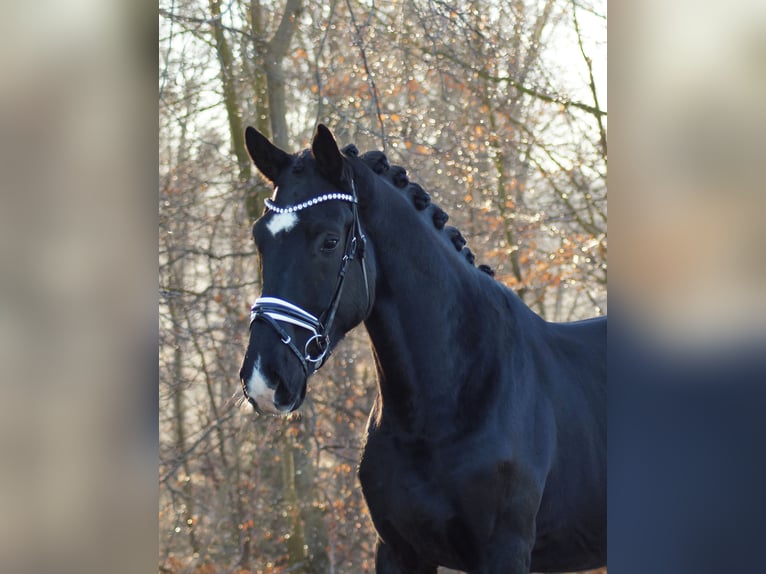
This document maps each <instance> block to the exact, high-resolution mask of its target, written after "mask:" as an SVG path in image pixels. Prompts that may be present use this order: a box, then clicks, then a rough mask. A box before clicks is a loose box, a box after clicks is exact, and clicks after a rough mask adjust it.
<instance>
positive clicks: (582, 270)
mask: <svg viewBox="0 0 766 574" xmlns="http://www.w3.org/2000/svg"><path fill="white" fill-rule="evenodd" d="M159 23H160V24H159V30H160V40H159V52H160V54H159V56H160V57H159V121H160V132H159V133H160V137H159V147H160V149H159V158H160V193H159V217H160V221H159V223H160V238H159V255H160V259H159V264H160V267H159V272H160V276H159V281H160V317H159V335H160V362H159V366H160V389H159V391H160V506H159V528H160V533H159V541H160V555H159V564H160V570H161V571H164V572H259V573H286V572H305V573H309V572H311V573H326V572H335V573H339V574H340V573H359V572H373V571H374V554H373V549H374V542H375V534H374V531H373V529H372V524H371V521H370V518H369V516H368V514H367V511H366V508H365V505H364V501H363V499H362V497H361V492H360V489H359V487H358V482H357V478H356V467H357V463H358V460H359V458H360V454H361V447H362V438H363V431H364V428H365V424H366V420H367V415H368V412H369V409H370V407H371V405H372V401H373V398H374V396H375V393H376V388H375V373H374V366H373V363H372V360H371V355H370V352H369V343H368V340H367V336H366V333H365V332H364V329H363V328H359V329H357V330H356V331H354V332H353V333H352V334H351V335H350V336H349V337H347V340H346V341H344V342H343V343H342V344H341V345H340V346H339V348H338V350H337V351H336V353H335V354H334V356H333V358H332V359H331V360H330V361H329V363H328V365H327V366H326V367H325V368H323V369H322V371H321V372H320V373H318V374H317V375H316V376H314V377H312V379H311V381H310V384H309V392H308V399H307V401H306V403H305V406H304V407H303V408H302V410H301V413H300V414H299V415H295V416H291V417H289V418H287V419H275V418H270V417H264V416H257V415H255V414H254V413H253V412H252V409H251V407H250V405H248V404H245V405H241V404H240V403H241V390H240V384H239V381H238V378H237V373H238V370H239V367H240V364H241V361H242V358H243V355H244V349H245V346H246V343H247V337H248V322H249V306H250V304H251V302H252V301H253V300H254V299H255V297H256V296H257V295H258V294H259V290H260V287H259V276H258V261H257V259H256V253H255V249H254V245H253V242H252V237H251V227H252V224H253V222H254V220H255V219H257V218H258V217H259V216H260V215H261V213H262V212H263V200H264V199H265V198H266V197H269V196H270V195H271V193H272V189H271V186H270V185H268V184H267V183H266V182H264V181H263V180H262V179H261V178H260V177H259V176H258V174H257V173H256V171H255V168H254V166H253V165H252V162H251V160H250V158H249V156H248V155H247V151H246V149H245V145H244V129H245V127H246V126H248V125H254V126H256V127H257V128H258V129H259V130H261V131H262V132H263V133H265V134H267V135H269V137H271V138H272V140H273V141H274V142H275V143H277V144H278V145H279V146H280V147H282V148H283V149H285V150H287V151H290V152H294V151H298V150H300V149H303V148H304V147H307V146H308V144H309V142H310V141H311V137H312V135H313V132H314V130H315V127H316V124H317V123H318V122H323V123H325V124H327V125H328V126H330V127H331V129H332V130H333V131H334V133H335V135H336V137H337V139H338V141H339V144H340V145H345V144H347V143H354V144H356V145H357V147H358V148H359V149H360V150H361V151H366V150H372V149H381V150H384V151H385V152H386V154H387V155H388V158H389V160H390V162H391V163H393V164H398V165H402V166H404V167H405V168H406V169H407V170H408V173H409V175H410V177H411V179H412V180H414V181H417V182H418V183H420V184H421V185H422V186H423V187H425V189H426V190H427V191H428V192H429V193H430V194H431V196H432V197H433V199H434V201H436V202H437V203H439V204H440V205H441V206H442V207H443V208H444V209H445V210H446V211H447V212H448V213H449V215H450V224H452V225H456V226H458V227H459V228H460V229H461V231H462V233H463V234H464V235H465V237H466V238H467V239H468V242H469V247H470V249H471V250H472V251H473V252H474V253H475V255H476V257H477V264H478V263H486V264H489V265H491V266H492V267H493V268H494V270H495V273H496V278H497V280H498V281H501V282H503V283H504V284H506V285H507V286H508V287H510V288H511V289H514V290H515V291H516V292H517V293H518V294H519V296H520V297H521V298H522V299H523V300H524V301H525V302H526V303H527V304H528V305H529V306H530V307H532V308H533V309H534V310H535V311H536V312H537V313H539V314H540V315H542V316H543V317H545V318H546V319H548V320H552V321H568V320H575V319H580V318H585V317H592V316H596V315H601V314H604V313H606V279H607V205H606V167H607V143H606V128H607V110H606V5H605V3H604V2H591V1H589V0H586V1H585V2H580V1H579V0H578V1H577V2H573V1H571V0H545V1H543V2H538V1H533V2H530V1H518V2H517V1H513V2H505V1H502V2H501V1H498V2H494V1H488V2H482V3H480V4H477V3H473V2H446V3H445V2H436V1H433V0H424V1H412V0H406V1H389V2H369V1H359V0H337V1H332V2H325V3H309V2H301V1H300V0H287V1H284V2H280V1H277V2H268V1H257V0H256V1H247V2H244V1H238V0H231V1H217V0H211V1H210V2H194V1H187V0H169V1H166V0H163V1H162V2H160V9H159ZM403 256H406V255H404V254H403ZM435 296H438V294H435Z"/></svg>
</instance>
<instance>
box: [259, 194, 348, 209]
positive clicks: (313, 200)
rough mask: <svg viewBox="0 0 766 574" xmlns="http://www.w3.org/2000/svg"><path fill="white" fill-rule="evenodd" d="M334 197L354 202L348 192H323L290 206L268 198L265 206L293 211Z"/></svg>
mask: <svg viewBox="0 0 766 574" xmlns="http://www.w3.org/2000/svg"><path fill="white" fill-rule="evenodd" d="M334 199H339V200H341V201H348V202H350V203H356V198H355V197H354V196H353V195H350V194H348V193H325V194H324V195H319V196H317V197H312V198H311V199H308V200H306V201H304V202H303V203H298V204H296V205H291V206H290V207H279V206H278V205H276V204H275V203H273V202H272V201H271V200H270V199H267V200H266V207H268V208H269V210H270V211H273V212H274V213H295V212H296V211H300V210H302V209H306V208H307V207H311V206H312V205H316V204H317V203H322V202H323V201H331V200H334Z"/></svg>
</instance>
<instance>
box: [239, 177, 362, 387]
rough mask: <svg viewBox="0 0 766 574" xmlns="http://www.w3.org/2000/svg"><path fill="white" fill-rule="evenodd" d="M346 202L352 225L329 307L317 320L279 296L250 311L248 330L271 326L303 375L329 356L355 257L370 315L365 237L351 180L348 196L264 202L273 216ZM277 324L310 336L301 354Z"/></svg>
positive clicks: (260, 301)
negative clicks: (285, 203) (260, 323)
mask: <svg viewBox="0 0 766 574" xmlns="http://www.w3.org/2000/svg"><path fill="white" fill-rule="evenodd" d="M332 200H338V201H346V202H348V203H350V204H351V211H352V213H353V217H354V219H353V222H352V224H351V227H350V228H349V230H348V235H347V236H346V249H345V251H344V253H343V259H342V260H341V263H340V269H339V270H338V280H337V283H336V285H335V292H334V293H333V296H332V299H331V300H330V304H329V305H328V306H327V308H326V309H325V310H324V311H323V312H322V314H321V315H320V316H319V317H315V316H314V315H312V314H311V313H309V312H308V311H306V310H305V309H302V308H301V307H299V306H298V305H295V304H294V303H291V302H289V301H287V300H285V299H281V298H279V297H259V298H258V299H256V300H255V303H254V304H253V306H252V307H251V308H250V328H251V329H252V326H253V323H254V322H255V321H257V320H261V321H264V322H266V323H267V324H269V325H271V327H272V328H273V329H274V330H275V331H276V332H277V334H278V335H279V336H280V338H281V340H282V343H284V344H285V345H287V347H288V348H289V349H290V351H292V353H293V354H294V355H295V356H296V357H297V358H298V360H299V361H300V364H301V367H302V368H303V372H304V374H305V376H306V377H307V378H308V376H309V375H311V374H313V373H315V372H316V371H318V370H319V369H320V368H321V367H322V365H324V363H325V361H326V360H327V357H328V355H329V353H330V347H331V344H330V330H331V329H332V325H333V323H334V321H335V315H336V313H337V311H338V307H339V306H340V298H341V295H342V293H343V284H344V281H345V278H346V271H347V270H348V264H349V262H351V261H353V260H354V259H356V258H357V256H358V257H359V262H360V263H361V265H362V274H363V276H364V289H365V293H366V295H367V309H366V311H365V316H366V315H368V314H369V313H370V307H371V304H372V301H371V300H370V286H369V283H368V279H367V265H366V264H365V261H364V256H365V246H366V243H367V238H366V237H365V235H364V232H363V231H362V225H361V223H360V220H359V212H358V209H357V204H358V200H357V195H356V186H355V185H354V181H353V180H352V181H351V194H348V193H326V194H324V195H320V196H318V197H313V198H311V199H309V200H306V201H304V202H303V203H298V204H296V205H288V206H286V207H280V206H278V205H276V204H274V203H273V202H272V201H271V200H269V199H267V200H266V202H265V203H266V209H268V210H269V211H273V212H274V213H295V212H297V211H301V210H303V209H306V208H309V207H312V206H314V205H317V204H319V203H323V202H325V201H332ZM280 323H289V324H291V325H294V326H296V327H300V328H301V329H305V330H307V331H309V332H310V333H311V336H310V337H309V339H308V340H307V341H306V344H305V346H304V349H303V352H301V351H300V349H298V347H297V346H296V345H295V343H294V342H293V340H292V337H290V335H289V334H288V333H287V331H285V329H284V328H283V327H282V325H281V324H280Z"/></svg>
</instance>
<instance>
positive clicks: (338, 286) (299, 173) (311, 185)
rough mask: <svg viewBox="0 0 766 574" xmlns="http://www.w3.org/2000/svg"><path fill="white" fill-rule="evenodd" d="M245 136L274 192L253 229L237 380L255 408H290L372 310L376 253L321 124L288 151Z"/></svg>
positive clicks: (343, 165)
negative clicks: (256, 262) (252, 269)
mask: <svg viewBox="0 0 766 574" xmlns="http://www.w3.org/2000/svg"><path fill="white" fill-rule="evenodd" d="M245 136H246V143H247V149H248V152H249V153H250V156H251V157H252V159H253V161H254V163H255V165H256V167H257V168H258V170H259V171H260V172H261V173H262V174H263V175H264V176H265V177H266V178H267V179H268V180H269V181H271V182H272V183H273V185H274V192H273V194H272V196H271V198H270V199H269V200H267V201H266V209H265V211H264V214H263V215H262V216H261V217H260V219H258V220H257V221H256V222H255V225H254V226H253V239H254V240H255V244H256V246H257V248H258V253H259V255H260V263H261V270H262V279H263V283H262V287H263V289H262V295H261V297H260V298H259V299H257V300H256V302H255V304H254V305H253V307H252V309H251V322H250V339H249V342H248V347H247V352H246V354H245V359H244V361H243V364H242V368H241V370H240V379H241V381H242V386H243V390H244V393H245V396H246V397H247V398H248V400H249V401H250V402H251V403H252V404H253V406H254V407H255V408H256V409H257V410H259V411H261V412H267V413H272V414H279V413H289V412H292V411H294V410H296V409H297V408H298V407H300V405H301V404H302V402H303V399H304V398H305V396H306V385H307V380H308V378H309V377H310V376H311V375H312V374H313V373H314V372H316V371H317V370H318V369H319V368H320V367H321V366H322V364H323V363H324V361H325V360H326V359H327V356H328V354H329V353H330V351H331V350H332V348H333V347H334V346H335V345H336V344H337V343H338V341H340V339H341V338H342V337H343V335H344V334H345V333H347V332H348V331H349V330H351V329H352V328H353V327H355V326H356V325H358V324H359V323H361V322H362V321H363V320H364V319H365V317H366V316H367V314H369V312H370V309H371V308H372V304H373V301H374V296H375V293H374V291H375V289H374V286H375V265H374V255H373V252H372V249H371V247H370V245H368V241H367V238H366V236H365V234H364V231H363V229H362V224H361V220H360V216H359V209H358V202H359V194H358V191H357V189H356V184H355V182H354V178H353V175H352V174H353V171H352V169H351V167H350V166H349V165H348V158H346V157H345V156H344V154H342V153H341V151H340V150H339V149H338V146H337V144H336V142H335V139H334V138H333V136H332V134H331V132H330V130H329V129H327V128H326V127H325V126H323V125H319V126H318V128H317V131H316V134H315V136H314V139H313V141H312V145H311V150H305V151H304V152H301V153H299V154H293V155H291V154H288V153H286V152H284V151H283V150H281V149H279V148H278V147H277V146H275V145H274V144H272V143H271V142H270V141H269V140H268V138H266V137H265V136H264V135H263V134H261V133H260V132H258V131H257V130H255V129H254V128H252V127H249V128H247V131H246V133H245Z"/></svg>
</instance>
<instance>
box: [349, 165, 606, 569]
mask: <svg viewBox="0 0 766 574" xmlns="http://www.w3.org/2000/svg"><path fill="white" fill-rule="evenodd" d="M358 177H359V179H363V174H358ZM371 185H374V184H372V183H371ZM373 195H374V196H375V197H386V198H387V201H386V202H385V204H381V205H376V206H374V207H372V208H371V207H368V209H372V210H373V211H374V212H375V213H376V214H377V216H376V217H375V218H374V220H373V221H371V222H370V224H368V233H369V235H370V237H372V238H385V249H376V260H377V266H378V278H379V279H378V287H377V289H376V293H377V294H376V303H375V306H374V308H373V311H372V313H371V315H370V317H369V318H368V319H367V321H366V322H365V325H366V327H367V330H368V333H369V335H370V339H371V341H372V346H373V350H374V353H375V357H376V362H377V369H378V381H379V397H378V400H377V401H376V403H375V406H374V407H373V410H372V413H371V416H370V421H369V425H368V430H367V442H366V446H365V450H364V455H363V457H362V461H361V464H360V469H359V478H360V483H361V485H362V489H363V492H364V496H365V499H366V501H367V504H368V506H369V509H370V514H371V516H372V518H373V521H374V523H375V526H376V529H377V530H378V532H379V533H380V535H381V539H382V540H383V541H384V542H383V544H390V545H391V547H392V550H393V553H392V554H394V555H396V556H398V557H403V558H391V559H389V561H394V562H396V561H397V560H399V563H397V567H399V568H400V570H395V569H392V568H390V566H386V567H387V568H389V570H390V571H393V572H396V571H402V572H409V571H420V570H424V569H427V568H429V567H431V568H434V567H435V565H445V566H449V567H451V568H455V569H461V570H465V571H471V572H473V571H476V572H478V571H487V572H495V571H497V572H500V571H502V572H507V571H508V568H509V565H510V564H513V563H514V561H515V562H516V563H518V564H519V568H521V569H520V570H518V571H519V572H521V571H529V570H528V568H529V566H530V564H529V563H526V564H525V560H528V559H529V558H525V556H530V554H529V553H530V550H531V568H532V569H533V570H534V571H547V572H555V571H564V570H574V569H587V568H592V567H596V566H599V565H603V563H605V544H604V541H605V534H606V532H605V512H606V477H605V464H604V462H605V457H606V452H605V447H606V440H605V433H606V428H605V427H606V420H605V408H602V409H601V411H600V412H599V411H597V410H596V411H594V408H593V405H602V406H605V404H606V402H605V400H606V397H605V393H606V388H605V380H606V378H605V375H606V373H605V365H606V363H605V356H604V350H605V337H606V321H605V319H596V320H588V321H582V322H578V323H572V324H565V325H556V324H549V323H546V322H544V321H543V320H542V319H540V318H539V317H538V316H537V315H535V314H534V313H532V312H531V311H530V310H529V309H528V308H527V307H526V306H525V305H523V303H522V302H521V301H520V300H519V299H518V298H517V297H516V296H515V295H514V294H512V293H511V292H509V291H508V290H507V289H504V288H503V287H501V286H500V285H498V284H497V283H496V282H495V281H493V280H492V279H491V278H490V277H488V276H486V275H485V274H482V273H480V272H477V271H476V270H474V269H472V268H471V267H470V266H467V265H465V264H464V262H463V261H462V260H460V258H459V255H458V254H457V253H456V252H455V251H454V249H450V248H449V247H448V246H446V245H443V244H440V243H439V242H436V241H432V240H431V238H430V237H429V235H431V234H432V229H431V228H430V227H429V226H428V225H425V224H424V223H422V222H421V221H420V220H419V219H418V218H417V217H416V214H415V212H413V211H412V209H411V207H409V206H408V205H406V204H404V201H399V199H398V198H395V197H394V196H391V195H390V194H387V193H384V190H378V191H377V193H374V194H373ZM392 222H396V226H402V227H403V228H405V229H408V230H409V233H407V234H406V235H402V234H396V233H391V229H390V228H391V225H392ZM420 235H422V236H423V237H422V238H420V237H418V236H420ZM373 245H376V244H375V243H374V242H373ZM419 249H423V250H425V253H421V254H420V257H422V258H423V261H421V265H417V264H416V265H413V266H412V268H411V269H408V272H403V271H404V270H403V269H402V266H403V263H402V259H404V258H406V259H408V260H409V259H411V258H415V259H417V258H418V257H419V256H418V255H417V254H415V253H414V252H415V251H417V250H419ZM404 254H406V255H404ZM583 469H585V470H583ZM520 492H521V493H523V494H522V495H521V496H519V493H520ZM514 539H517V540H518V539H526V541H525V543H524V544H520V545H518V550H515V549H514V544H513V540H514ZM530 545H532V548H530V547H529V546H530ZM487 548H496V549H497V551H496V552H495V553H493V552H490V553H488V552H486V550H485V549H487ZM514 554H515V555H516V556H514ZM384 555H385V553H384ZM525 569H526V570H525ZM389 570H385V569H384V570H383V571H389ZM424 571H427V570H424ZM434 571H435V570H434ZM513 571H516V570H513Z"/></svg>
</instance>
